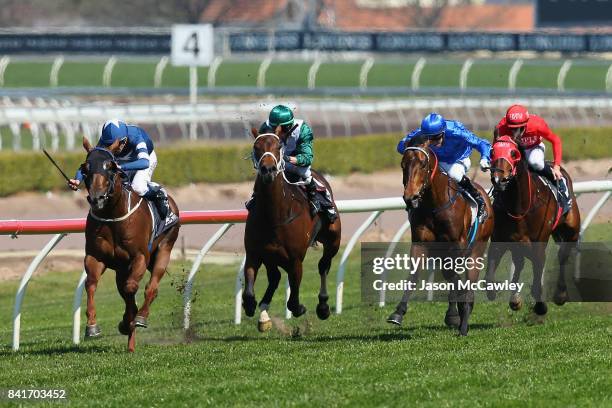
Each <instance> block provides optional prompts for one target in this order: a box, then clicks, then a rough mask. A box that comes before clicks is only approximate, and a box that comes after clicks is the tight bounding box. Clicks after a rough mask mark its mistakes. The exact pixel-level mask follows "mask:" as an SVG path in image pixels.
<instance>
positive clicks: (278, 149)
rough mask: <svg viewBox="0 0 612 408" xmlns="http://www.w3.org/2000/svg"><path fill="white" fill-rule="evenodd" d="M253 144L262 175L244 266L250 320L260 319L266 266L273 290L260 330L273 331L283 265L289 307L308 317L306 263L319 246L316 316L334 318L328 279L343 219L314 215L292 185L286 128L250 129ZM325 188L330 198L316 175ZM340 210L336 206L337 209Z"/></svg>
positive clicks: (266, 301)
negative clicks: (259, 286) (258, 283)
mask: <svg viewBox="0 0 612 408" xmlns="http://www.w3.org/2000/svg"><path fill="white" fill-rule="evenodd" d="M251 132H252V134H253V137H254V138H255V142H254V143H253V162H254V164H255V168H256V170H257V178H256V180H255V187H254V194H255V200H256V205H255V208H254V209H252V210H251V211H249V215H248V217H247V221H246V227H245V234H244V246H245V249H246V261H245V265H244V277H245V286H246V288H245V291H244V293H243V295H242V305H243V307H244V310H245V313H246V314H247V316H253V315H254V314H255V308H256V305H257V302H256V300H255V279H256V277H257V271H258V270H259V267H260V266H261V264H262V263H263V264H264V265H265V266H266V271H267V275H268V287H267V289H266V292H265V293H264V296H263V298H262V299H261V302H260V303H259V307H260V310H261V314H260V318H259V323H258V328H259V330H260V331H266V330H269V329H270V328H271V327H272V322H271V320H270V317H269V315H268V312H267V310H268V306H269V305H270V302H271V301H272V296H273V295H274V292H275V290H276V288H277V287H278V284H279V282H280V278H281V273H280V271H279V269H278V268H279V266H280V267H281V268H283V269H284V270H285V271H286V272H287V275H288V276H289V286H290V289H291V294H290V296H289V301H288V302H287V308H288V309H289V310H290V311H291V313H293V315H294V316H295V317H298V316H301V315H303V314H304V313H305V312H306V308H305V307H304V305H303V304H301V303H300V282H301V281H302V272H303V271H302V262H303V261H304V257H305V256H306V250H307V249H308V247H309V246H310V245H311V244H312V243H314V242H315V241H318V242H320V243H321V244H323V256H322V257H321V259H320V260H319V274H320V276H321V288H320V290H319V303H318V305H317V309H316V311H317V316H318V317H319V319H321V320H325V319H327V318H328V317H329V315H330V309H329V306H328V304H327V301H328V299H329V296H328V294H327V274H328V272H329V269H330V266H331V261H332V258H333V257H334V256H335V255H336V253H337V252H338V248H339V247H340V232H341V226H340V218H338V219H336V220H335V222H333V223H330V222H329V221H328V220H327V219H325V218H323V217H321V216H320V215H315V216H314V217H312V216H311V215H310V210H309V203H308V198H307V196H306V194H305V192H304V191H303V190H302V189H301V188H300V187H299V186H297V185H295V184H293V183H290V182H289V181H288V180H287V178H286V175H285V174H284V158H283V148H282V143H281V140H280V137H279V135H280V132H281V128H280V127H278V128H277V129H276V130H275V133H265V134H261V135H259V134H258V132H257V130H256V129H252V130H251ZM312 173H313V177H316V178H317V180H319V181H320V182H321V183H324V185H325V186H326V188H327V189H328V191H329V192H330V194H331V187H330V186H329V184H328V183H327V181H325V179H324V178H323V177H322V176H321V175H319V174H318V173H316V172H314V171H313V172H312ZM334 206H335V204H334Z"/></svg>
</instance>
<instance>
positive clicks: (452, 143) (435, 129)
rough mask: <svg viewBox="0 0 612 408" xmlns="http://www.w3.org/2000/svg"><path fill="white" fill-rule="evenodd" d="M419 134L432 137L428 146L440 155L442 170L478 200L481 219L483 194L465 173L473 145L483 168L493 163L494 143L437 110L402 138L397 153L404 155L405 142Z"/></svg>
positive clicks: (481, 219) (483, 212) (483, 210)
mask: <svg viewBox="0 0 612 408" xmlns="http://www.w3.org/2000/svg"><path fill="white" fill-rule="evenodd" d="M416 136H425V137H426V138H428V139H429V140H430V145H429V147H430V148H431V149H432V150H433V151H434V153H435V154H436V156H437V157H438V160H439V161H440V167H441V168H442V170H444V171H445V172H446V173H447V174H448V176H449V177H450V178H452V179H453V180H455V181H456V182H457V184H459V186H460V187H461V188H463V189H464V190H465V191H466V192H467V193H468V194H469V195H471V196H472V197H473V198H474V200H476V202H477V203H478V219H479V220H480V221H481V222H482V221H483V220H484V217H485V215H486V212H485V211H486V210H485V202H484V198H483V197H482V196H481V195H480V193H479V192H478V190H477V189H476V187H475V186H474V185H473V184H472V182H471V180H470V179H469V178H468V177H467V176H466V175H465V174H466V172H467V171H468V169H469V168H470V165H471V161H470V154H471V153H472V149H476V150H478V152H479V153H480V168H481V169H482V170H483V171H486V170H487V169H489V168H490V167H491V164H490V162H491V144H490V143H489V142H488V141H486V140H484V139H481V138H479V137H478V136H476V135H475V134H474V133H472V132H470V131H469V130H468V129H466V127H465V126H464V125H463V124H462V123H461V122H458V121H456V120H446V119H444V118H443V117H442V115H439V114H437V113H430V114H429V115H427V116H426V117H425V118H424V119H423V121H422V122H421V127H420V128H418V129H415V130H413V131H412V132H410V133H409V134H408V135H407V136H406V137H404V138H403V139H402V140H400V142H399V143H398V145H397V151H398V153H400V154H402V155H403V154H404V151H405V150H406V142H407V141H408V140H410V139H411V138H413V137H416Z"/></svg>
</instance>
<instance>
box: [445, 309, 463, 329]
mask: <svg viewBox="0 0 612 408" xmlns="http://www.w3.org/2000/svg"><path fill="white" fill-rule="evenodd" d="M444 324H445V325H446V326H447V327H450V328H452V329H458V328H459V325H460V324H461V319H460V318H459V314H458V313H457V314H455V313H448V312H446V315H444Z"/></svg>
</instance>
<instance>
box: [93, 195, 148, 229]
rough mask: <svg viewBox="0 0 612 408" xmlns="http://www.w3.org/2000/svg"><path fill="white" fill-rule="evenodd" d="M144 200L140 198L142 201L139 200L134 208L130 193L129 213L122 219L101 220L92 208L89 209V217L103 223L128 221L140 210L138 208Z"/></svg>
mask: <svg viewBox="0 0 612 408" xmlns="http://www.w3.org/2000/svg"><path fill="white" fill-rule="evenodd" d="M142 200H143V198H142V197H140V200H138V202H137V203H136V205H135V206H134V207H133V208H131V207H132V191H128V210H127V213H126V214H124V215H122V216H121V217H118V218H101V217H98V216H97V215H95V214H94V213H93V210H92V209H91V208H90V209H89V215H90V216H91V218H93V219H94V220H96V221H101V222H120V221H123V220H126V219H127V218H128V217H129V216H130V215H132V214H134V212H135V211H136V210H137V209H138V207H140V203H142Z"/></svg>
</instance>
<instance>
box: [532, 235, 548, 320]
mask: <svg viewBox="0 0 612 408" xmlns="http://www.w3.org/2000/svg"><path fill="white" fill-rule="evenodd" d="M531 263H532V264H533V285H532V286H531V295H532V296H533V299H534V300H535V305H534V306H533V311H534V312H535V314H537V315H538V316H544V315H545V314H546V313H547V312H548V306H546V302H544V301H543V300H542V284H543V278H544V265H545V263H546V243H540V242H538V243H536V244H535V248H534V250H533V257H532V259H531Z"/></svg>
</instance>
